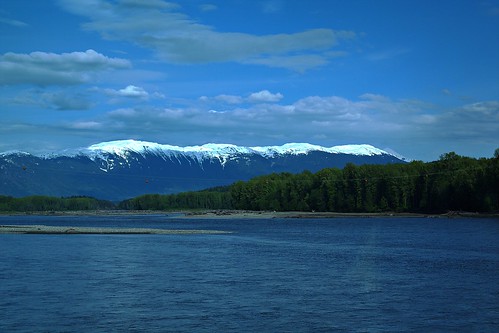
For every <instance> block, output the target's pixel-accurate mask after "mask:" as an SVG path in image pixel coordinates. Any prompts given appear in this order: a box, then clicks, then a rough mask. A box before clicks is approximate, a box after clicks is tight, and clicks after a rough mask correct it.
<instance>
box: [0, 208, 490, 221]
mask: <svg viewBox="0 0 499 333" xmlns="http://www.w3.org/2000/svg"><path fill="white" fill-rule="evenodd" d="M0 215H4V216H6V215H7V216H30V215H32V216H129V215H164V216H165V217H172V218H186V219H244V218H248V219H273V218H309V219H315V218H346V217H357V218H376V217H383V218H386V217H414V218H459V217H466V218H499V213H473V212H460V211H450V212H447V213H444V214H422V213H396V212H381V213H339V212H297V211H289V212H276V211H249V210H184V211H171V212H170V211H158V210H78V211H31V212H0Z"/></svg>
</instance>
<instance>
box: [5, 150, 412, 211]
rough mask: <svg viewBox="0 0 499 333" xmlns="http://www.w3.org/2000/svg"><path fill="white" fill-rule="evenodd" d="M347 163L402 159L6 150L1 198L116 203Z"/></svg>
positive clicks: (298, 153)
mask: <svg viewBox="0 0 499 333" xmlns="http://www.w3.org/2000/svg"><path fill="white" fill-rule="evenodd" d="M347 163H353V164H356V165H361V164H388V163H405V161H404V160H403V159H401V158H400V157H397V156H394V155H392V154H389V153H388V152H386V151H383V150H380V149H378V148H375V147H373V146H370V145H347V146H337V147H331V148H325V147H321V146H316V145H310V144H303V143H293V144H286V145H283V146H272V147H239V146H235V145H224V144H207V145H203V146H193V147H176V146H170V145H161V144H157V143H151V142H143V141H134V140H123V141H113V142H104V143H100V144H97V145H93V146H90V147H87V148H81V149H75V150H66V151H62V152H54V153H52V154H48V155H43V156H36V155H32V154H28V153H22V152H7V153H2V154H0V194H2V195H10V196H15V197H20V196H27V195H50V196H75V195H84V196H92V197H96V198H99V199H107V200H114V201H119V200H123V199H127V198H131V197H135V196H138V195H141V194H146V193H160V194H170V193H178V192H185V191H194V190H200V189H205V188H209V187H214V186H221V185H228V184H231V183H233V182H235V181H238V180H248V179H250V178H252V177H255V176H258V175H264V174H270V173H274V172H290V173H299V172H302V171H304V170H309V171H311V172H316V171H318V170H321V169H324V168H332V167H337V168H343V167H344V166H345V165H346V164H347Z"/></svg>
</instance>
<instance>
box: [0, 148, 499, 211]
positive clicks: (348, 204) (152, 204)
mask: <svg viewBox="0 0 499 333" xmlns="http://www.w3.org/2000/svg"><path fill="white" fill-rule="evenodd" d="M116 208H118V209H124V210H182V209H240V210H270V211H318V212H319V211H330V212H366V213H367V212H387V211H392V212H420V213H442V212H447V211H468V212H498V211H499V149H498V150H496V154H495V155H494V158H490V159H486V158H481V159H474V158H469V157H463V156H459V155H457V154H455V153H448V154H444V155H442V156H441V158H440V160H438V161H435V162H429V163H424V162H420V161H415V162H411V163H406V164H388V165H361V166H356V165H353V164H348V165H347V166H345V167H344V168H343V169H336V168H331V169H323V170H321V171H319V172H317V173H311V172H308V171H305V172H302V173H300V174H291V173H279V174H271V175H266V176H260V177H256V178H253V179H251V180H249V181H244V182H243V181H240V182H237V183H234V184H232V185H229V186H222V187H217V188H212V189H208V190H204V191H197V192H185V193H178V194H171V195H160V194H148V195H142V196H139V197H136V198H132V199H129V200H125V201H122V202H120V203H119V204H118V205H115V204H113V203H112V202H109V201H104V200H98V199H95V198H91V197H80V196H78V197H68V198H57V197H47V196H29V197H24V198H13V197H10V196H0V211H23V212H26V211H71V210H105V209H116Z"/></svg>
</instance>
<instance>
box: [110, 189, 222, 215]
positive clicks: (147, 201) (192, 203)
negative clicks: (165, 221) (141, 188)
mask: <svg viewBox="0 0 499 333" xmlns="http://www.w3.org/2000/svg"><path fill="white" fill-rule="evenodd" d="M118 208H120V209H127V210H182V209H231V208H232V200H231V194H230V192H229V186H227V187H218V188H215V189H209V190H205V191H198V192H183V193H178V194H170V195H160V194H145V195H141V196H139V197H136V198H133V199H129V200H125V201H122V202H120V203H119V205H118Z"/></svg>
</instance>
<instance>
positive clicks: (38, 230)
mask: <svg viewBox="0 0 499 333" xmlns="http://www.w3.org/2000/svg"><path fill="white" fill-rule="evenodd" d="M228 233H231V232H230V231H222V230H187V229H183V230H168V229H148V228H92V227H71V226H58V227H53V226H46V225H0V234H49V235H50V234H53V235H68V234H90V235H93V234H95V235H197V234H228Z"/></svg>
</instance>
